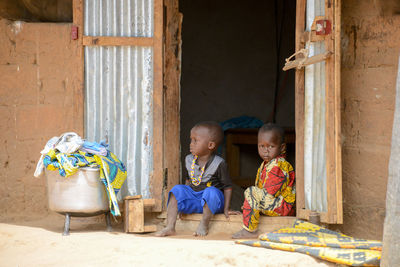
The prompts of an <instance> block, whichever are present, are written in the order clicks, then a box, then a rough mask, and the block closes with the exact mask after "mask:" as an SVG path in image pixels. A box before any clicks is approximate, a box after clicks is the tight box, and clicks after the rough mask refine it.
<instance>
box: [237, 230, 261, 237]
mask: <svg viewBox="0 0 400 267" xmlns="http://www.w3.org/2000/svg"><path fill="white" fill-rule="evenodd" d="M257 237H258V231H255V232H249V231H247V230H246V229H242V230H240V231H238V232H236V233H234V234H233V235H232V238H235V239H242V238H257Z"/></svg>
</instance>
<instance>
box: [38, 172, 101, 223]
mask: <svg viewBox="0 0 400 267" xmlns="http://www.w3.org/2000/svg"><path fill="white" fill-rule="evenodd" d="M45 173H46V180H47V193H48V202H49V209H50V210H52V211H55V212H58V213H60V214H69V215H71V216H83V217H84V216H94V215H98V214H101V213H107V212H108V211H109V201H108V197H107V193H106V190H105V187H104V184H103V183H102V182H101V180H100V169H98V168H97V169H96V168H79V169H78V171H77V172H76V173H75V174H73V175H71V176H69V177H62V176H61V175H60V174H59V173H58V171H49V170H46V172H45Z"/></svg>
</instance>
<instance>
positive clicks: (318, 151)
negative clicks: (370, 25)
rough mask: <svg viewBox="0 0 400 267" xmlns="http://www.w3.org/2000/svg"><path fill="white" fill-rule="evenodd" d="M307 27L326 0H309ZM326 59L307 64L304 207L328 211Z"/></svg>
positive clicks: (313, 46) (313, 49) (319, 47)
mask: <svg viewBox="0 0 400 267" xmlns="http://www.w3.org/2000/svg"><path fill="white" fill-rule="evenodd" d="M306 13H307V14H306V15H307V16H306V29H307V31H310V30H311V25H312V23H313V21H314V19H315V16H324V14H325V1H324V0H309V1H307V10H306ZM308 49H309V51H310V54H309V56H310V57H311V56H314V55H318V54H322V53H324V52H325V45H324V42H315V43H310V45H309V46H308ZM325 87H326V86H325V62H320V63H317V64H313V65H309V66H306V69H305V103H304V106H305V112H304V113H305V120H304V190H305V199H306V203H305V204H306V205H305V206H306V209H310V210H314V211H319V212H326V211H327V186H326V139H325V134H326V128H325V126H326V123H325V110H326V104H325Z"/></svg>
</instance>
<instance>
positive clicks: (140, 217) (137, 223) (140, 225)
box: [124, 196, 157, 233]
mask: <svg viewBox="0 0 400 267" xmlns="http://www.w3.org/2000/svg"><path fill="white" fill-rule="evenodd" d="M124 201H125V225H124V229H125V232H127V233H144V232H155V231H157V226H156V225H145V218H144V212H145V210H151V208H152V207H154V206H155V205H156V200H155V199H142V196H128V197H126V198H124Z"/></svg>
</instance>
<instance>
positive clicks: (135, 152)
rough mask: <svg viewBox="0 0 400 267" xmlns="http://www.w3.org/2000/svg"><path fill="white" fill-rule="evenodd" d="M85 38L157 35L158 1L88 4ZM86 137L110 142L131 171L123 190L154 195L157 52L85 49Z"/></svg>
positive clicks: (133, 48) (129, 48) (127, 48)
mask: <svg viewBox="0 0 400 267" xmlns="http://www.w3.org/2000/svg"><path fill="white" fill-rule="evenodd" d="M84 34H85V35H92V36H130V37H132V36H133V37H142V36H144V37H151V36H152V35H153V1H145V0H129V1H128V0H114V1H111V0H107V1H98V0H97V1H94V0H92V1H90V0H88V1H85V29H84ZM85 105H86V107H85V138H86V139H88V140H91V141H97V142H99V141H101V140H103V139H108V142H109V145H110V150H111V151H112V152H113V153H114V154H116V155H117V157H118V158H120V159H121V160H122V161H123V162H124V164H125V165H126V167H127V170H128V177H127V180H126V182H125V184H124V186H123V188H122V190H121V195H120V196H119V198H120V199H121V198H122V197H124V196H125V195H139V194H140V195H142V196H143V197H144V198H148V197H150V188H149V181H150V175H151V173H150V172H151V170H152V169H153V147H152V136H153V48H152V47H136V46H87V47H85Z"/></svg>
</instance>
